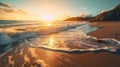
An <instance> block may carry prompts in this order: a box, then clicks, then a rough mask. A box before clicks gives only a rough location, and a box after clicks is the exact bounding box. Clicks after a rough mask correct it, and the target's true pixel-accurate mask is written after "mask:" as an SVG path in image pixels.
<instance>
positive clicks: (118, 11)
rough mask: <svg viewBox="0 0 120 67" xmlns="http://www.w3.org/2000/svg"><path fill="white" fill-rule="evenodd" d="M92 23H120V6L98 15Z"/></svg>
mask: <svg viewBox="0 0 120 67" xmlns="http://www.w3.org/2000/svg"><path fill="white" fill-rule="evenodd" d="M92 21H120V4H119V5H118V6H116V7H115V8H113V9H112V10H109V11H106V12H103V13H101V14H99V15H97V16H96V17H95V18H94V19H93V20H92Z"/></svg>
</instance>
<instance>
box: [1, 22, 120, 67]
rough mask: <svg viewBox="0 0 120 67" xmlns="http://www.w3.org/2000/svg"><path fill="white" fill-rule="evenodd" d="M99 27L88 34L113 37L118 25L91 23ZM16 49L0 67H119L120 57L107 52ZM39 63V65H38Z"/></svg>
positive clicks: (117, 31) (3, 59)
mask: <svg viewBox="0 0 120 67" xmlns="http://www.w3.org/2000/svg"><path fill="white" fill-rule="evenodd" d="M92 25H94V26H99V27H101V28H100V29H99V30H97V31H94V32H91V33H89V34H90V35H91V36H95V37H98V38H108V37H112V38H115V39H119V37H115V36H114V34H115V33H119V27H120V23H113V22H111V23H106V22H101V23H96V22H95V23H92ZM21 48H22V47H16V48H14V49H13V51H11V52H10V53H8V54H7V55H5V56H4V57H2V58H1V59H0V67H12V65H14V67H22V66H23V67H120V55H119V54H114V53H109V52H100V53H94V52H87V53H64V52H56V51H50V50H45V49H40V48H28V47H27V46H26V47H24V48H23V50H22V53H21V51H20V50H21ZM38 63H40V65H41V66H40V65H39V64H38Z"/></svg>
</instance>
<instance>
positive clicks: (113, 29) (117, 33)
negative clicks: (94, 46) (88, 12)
mask: <svg viewBox="0 0 120 67" xmlns="http://www.w3.org/2000/svg"><path fill="white" fill-rule="evenodd" d="M92 25H93V26H97V27H99V28H100V29H98V30H96V31H94V32H91V33H89V35H91V36H94V37H97V38H114V39H117V40H120V22H119V21H118V22H114V21H111V22H93V23H92Z"/></svg>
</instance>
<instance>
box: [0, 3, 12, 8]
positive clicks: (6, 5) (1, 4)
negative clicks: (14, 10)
mask: <svg viewBox="0 0 120 67" xmlns="http://www.w3.org/2000/svg"><path fill="white" fill-rule="evenodd" d="M0 6H3V7H7V8H11V7H12V5H11V4H9V3H7V2H0Z"/></svg>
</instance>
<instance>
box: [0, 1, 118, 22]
mask: <svg viewBox="0 0 120 67" xmlns="http://www.w3.org/2000/svg"><path fill="white" fill-rule="evenodd" d="M118 4H120V0H0V19H2V20H5V19H7V20H41V19H44V20H45V19H46V20H47V19H49V20H50V19H53V20H57V19H64V18H66V17H74V16H80V17H82V16H83V17H84V16H88V15H92V16H96V15H97V14H99V13H101V12H102V11H107V10H110V9H112V8H114V7H115V6H117V5H118Z"/></svg>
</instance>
